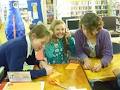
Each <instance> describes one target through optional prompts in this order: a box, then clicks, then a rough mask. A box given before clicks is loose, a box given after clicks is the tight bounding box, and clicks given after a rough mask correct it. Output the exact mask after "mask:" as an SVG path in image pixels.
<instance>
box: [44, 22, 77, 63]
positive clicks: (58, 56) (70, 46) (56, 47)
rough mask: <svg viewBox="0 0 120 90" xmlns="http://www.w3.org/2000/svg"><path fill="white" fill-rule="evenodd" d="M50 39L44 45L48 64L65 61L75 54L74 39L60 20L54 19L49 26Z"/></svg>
mask: <svg viewBox="0 0 120 90" xmlns="http://www.w3.org/2000/svg"><path fill="white" fill-rule="evenodd" d="M50 30H52V32H53V36H52V40H51V41H50V42H49V43H48V44H47V45H46V46H45V51H44V53H45V57H46V58H47V61H48V63H50V64H63V63H67V62H68V60H69V56H71V55H74V54H75V41H74V38H73V37H72V36H71V34H70V32H69V31H68V29H67V28H66V25H65V23H64V22H63V21H62V20H54V21H53V22H52V24H51V26H50Z"/></svg>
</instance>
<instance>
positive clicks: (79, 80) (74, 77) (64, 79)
mask: <svg viewBox="0 0 120 90" xmlns="http://www.w3.org/2000/svg"><path fill="white" fill-rule="evenodd" d="M67 65H68V64H55V65H52V66H53V67H54V69H55V74H54V75H49V76H44V77H40V78H38V79H36V80H34V81H38V80H43V81H45V89H44V90H65V89H64V88H62V87H61V86H63V87H67V88H68V87H72V86H74V87H76V88H78V89H80V88H81V89H80V90H91V87H90V85H89V82H88V79H87V77H86V75H85V73H84V71H83V68H82V67H81V65H79V66H78V67H77V68H76V69H75V68H74V67H76V66H75V65H72V66H69V67H67V68H66V66H67ZM54 80H55V81H57V82H58V83H59V85H60V86H59V85H54V83H51V81H54ZM83 88H86V89H83Z"/></svg>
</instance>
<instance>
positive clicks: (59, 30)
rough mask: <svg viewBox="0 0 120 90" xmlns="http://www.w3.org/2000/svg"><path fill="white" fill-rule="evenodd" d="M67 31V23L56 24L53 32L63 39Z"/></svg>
mask: <svg viewBox="0 0 120 90" xmlns="http://www.w3.org/2000/svg"><path fill="white" fill-rule="evenodd" d="M65 31H66V27H65V25H64V24H58V25H56V26H55V28H54V31H53V33H54V35H55V37H57V38H58V39H61V38H63V37H64V35H65Z"/></svg>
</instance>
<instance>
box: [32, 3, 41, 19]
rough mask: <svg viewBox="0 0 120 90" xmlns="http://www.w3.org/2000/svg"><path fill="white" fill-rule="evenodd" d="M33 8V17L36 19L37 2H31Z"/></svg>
mask: <svg viewBox="0 0 120 90" xmlns="http://www.w3.org/2000/svg"><path fill="white" fill-rule="evenodd" d="M32 8H33V19H38V18H39V17H38V10H37V3H32Z"/></svg>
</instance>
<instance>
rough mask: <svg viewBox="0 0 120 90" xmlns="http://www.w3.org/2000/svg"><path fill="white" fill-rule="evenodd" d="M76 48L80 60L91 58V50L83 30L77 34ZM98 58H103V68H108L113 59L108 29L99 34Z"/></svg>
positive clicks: (97, 42) (96, 49)
mask: <svg viewBox="0 0 120 90" xmlns="http://www.w3.org/2000/svg"><path fill="white" fill-rule="evenodd" d="M75 47H76V52H77V56H78V57H79V58H80V59H84V58H87V57H90V49H89V45H88V44H87V38H86V36H85V35H84V33H83V31H82V30H78V31H76V32H75ZM95 51H96V57H98V58H101V63H102V65H103V67H106V66H107V65H108V64H109V63H110V61H111V60H112V57H113V48H112V42H111V37H110V34H109V32H108V31H107V30H106V29H102V30H100V31H99V32H98V34H97V39H96V46H95Z"/></svg>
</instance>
